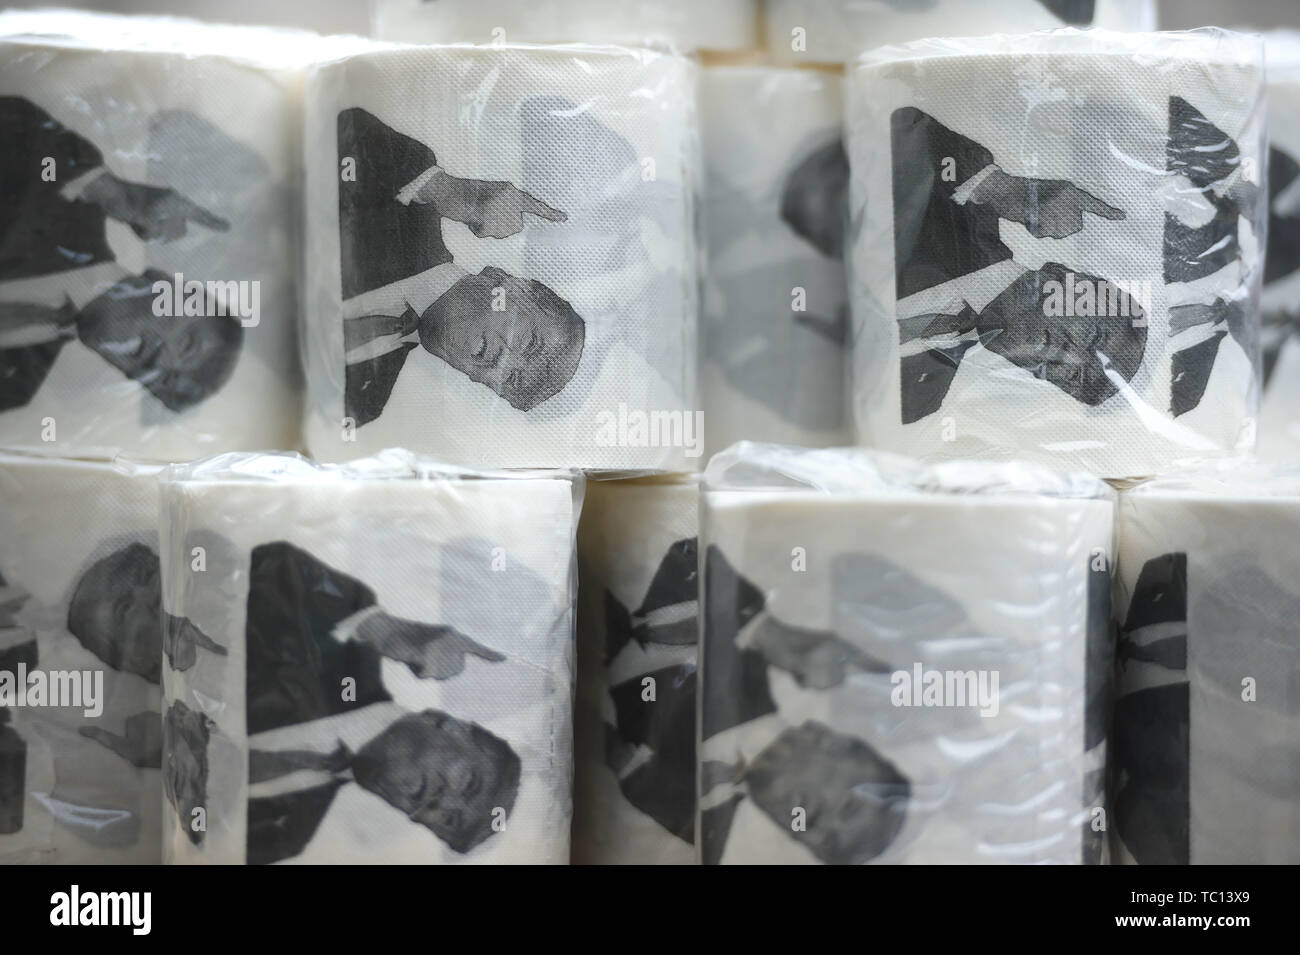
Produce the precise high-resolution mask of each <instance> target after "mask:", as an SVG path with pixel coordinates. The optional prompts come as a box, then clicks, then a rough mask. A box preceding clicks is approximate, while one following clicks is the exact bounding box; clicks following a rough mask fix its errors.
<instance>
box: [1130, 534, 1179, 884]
mask: <svg viewBox="0 0 1300 955" xmlns="http://www.w3.org/2000/svg"><path fill="white" fill-rule="evenodd" d="M1187 636H1188V635H1187V555H1186V554H1177V553H1175V554H1163V555H1161V556H1160V557H1155V558H1152V559H1151V560H1148V561H1147V562H1146V563H1145V564H1144V565H1143V566H1142V570H1141V572H1140V573H1139V575H1138V579H1137V583H1136V585H1135V586H1134V588H1133V594H1132V597H1131V598H1130V601H1129V607H1128V613H1127V614H1126V615H1125V617H1124V620H1123V623H1122V628H1121V631H1120V639H1119V644H1118V647H1117V650H1116V657H1115V661H1116V677H1117V680H1118V682H1119V684H1120V686H1121V688H1122V689H1121V691H1120V694H1119V697H1118V699H1117V701H1116V705H1115V716H1114V729H1113V733H1112V738H1111V748H1112V754H1113V755H1112V757H1111V766H1110V775H1111V787H1112V804H1113V807H1114V816H1115V826H1116V828H1115V833H1116V838H1117V839H1118V841H1119V842H1120V843H1121V844H1122V845H1123V847H1124V848H1125V849H1127V851H1128V853H1129V854H1130V855H1132V857H1133V859H1134V860H1135V861H1136V862H1137V863H1138V864H1140V865H1187V864H1188V860H1189V858H1190V826H1191V822H1190V812H1191V807H1190V780H1189V775H1188V774H1189V771H1190V768H1189V747H1190V744H1189V731H1190V700H1189V693H1190V688H1189V684H1188V679H1187Z"/></svg>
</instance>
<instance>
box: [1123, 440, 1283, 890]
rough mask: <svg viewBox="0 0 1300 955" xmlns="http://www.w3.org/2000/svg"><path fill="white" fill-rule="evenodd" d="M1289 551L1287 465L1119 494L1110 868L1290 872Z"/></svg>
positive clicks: (1211, 473)
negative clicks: (1238, 867)
mask: <svg viewBox="0 0 1300 955" xmlns="http://www.w3.org/2000/svg"><path fill="white" fill-rule="evenodd" d="M1297 539H1300V472H1297V471H1296V470H1294V469H1293V468H1287V469H1277V470H1270V469H1268V468H1267V467H1265V466H1261V465H1256V466H1251V467H1242V468H1235V469H1223V468H1220V469H1217V470H1201V471H1195V472H1191V473H1186V474H1178V475H1169V476H1165V477H1161V478H1156V479H1154V480H1152V481H1149V482H1147V483H1145V484H1140V485H1138V486H1136V487H1134V488H1132V489H1129V490H1125V491H1123V492H1122V493H1121V494H1120V504H1119V562H1118V567H1119V586H1118V587H1117V589H1116V592H1117V606H1116V610H1117V611H1118V620H1119V622H1120V632H1119V642H1118V645H1117V648H1116V677H1117V680H1118V693H1119V695H1118V700H1117V703H1116V707H1115V718H1114V727H1113V735H1112V747H1111V749H1112V757H1111V775H1112V784H1113V800H1114V802H1113V818H1114V825H1113V826H1112V828H1111V832H1112V835H1113V843H1114V846H1115V859H1116V861H1117V862H1130V863H1132V862H1137V863H1142V864H1166V865H1187V864H1189V863H1190V864H1193V865H1196V864H1215V863H1217V864H1223V863H1233V864H1253V865H1262V864H1263V865H1266V864H1274V865H1294V864H1296V862H1298V861H1300V843H1297V840H1296V832H1297V831H1298V830H1300V809H1298V808H1297V806H1296V800H1295V793H1296V787H1297V785H1300V759H1297V756H1298V754H1300V745H1298V744H1297V739H1300V691H1298V690H1297V687H1298V686H1300V648H1297V645H1296V640H1295V620H1296V616H1297V614H1298V613H1300V590H1298V589H1297V586H1296V581H1295V573H1294V568H1295V566H1296V563H1297V560H1300V554H1298V552H1297V544H1296V541H1297Z"/></svg>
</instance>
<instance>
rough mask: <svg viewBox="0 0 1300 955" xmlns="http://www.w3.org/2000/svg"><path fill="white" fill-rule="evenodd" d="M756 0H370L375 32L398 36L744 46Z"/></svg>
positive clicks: (753, 28)
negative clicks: (432, 0) (435, 0)
mask: <svg viewBox="0 0 1300 955" xmlns="http://www.w3.org/2000/svg"><path fill="white" fill-rule="evenodd" d="M758 6H759V0H706V2H704V3H699V2H695V0H630V2H628V0H619V2H616V3H611V2H610V0H528V2H527V3H520V2H518V0H437V2H436V3H429V2H428V0H372V2H371V10H372V13H373V21H374V33H375V36H377V37H379V38H380V39H382V40H399V41H401V42H403V43H494V42H495V43H501V42H508V43H626V44H628V45H631V46H642V45H647V44H649V45H669V46H671V47H673V48H675V49H678V50H688V51H689V50H699V49H706V50H747V49H749V48H751V47H753V46H755V45H756V44H757V42H758Z"/></svg>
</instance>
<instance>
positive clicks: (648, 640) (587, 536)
mask: <svg viewBox="0 0 1300 955" xmlns="http://www.w3.org/2000/svg"><path fill="white" fill-rule="evenodd" d="M698 529H699V486H698V483H697V482H696V481H695V480H693V479H690V478H662V479H644V480H639V481H600V482H592V483H591V484H589V485H588V486H587V495H586V500H585V501H584V503H583V512H582V522H581V524H580V526H579V530H578V567H579V586H578V696H577V704H576V712H575V715H574V721H575V739H574V746H575V750H576V757H575V759H576V765H577V774H576V780H575V789H574V816H573V861H574V862H575V863H577V864H585V865H613V864H628V865H690V864H692V863H693V862H694V861H695V848H694V842H695V743H696V712H695V711H696V700H697V694H696V684H697V676H696V660H697V645H698V642H699V560H698V557H699V551H698Z"/></svg>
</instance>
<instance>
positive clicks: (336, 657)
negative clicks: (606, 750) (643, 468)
mask: <svg viewBox="0 0 1300 955" xmlns="http://www.w3.org/2000/svg"><path fill="white" fill-rule="evenodd" d="M581 492H582V478H581V475H578V474H576V473H572V472H536V473H530V472H517V473H511V474H506V473H502V472H496V473H492V472H471V471H464V470H457V469H452V468H448V467H446V466H443V465H439V464H434V463H431V462H428V461H425V460H422V459H420V458H418V457H416V456H414V455H412V454H410V453H408V452H401V451H391V452H384V453H383V454H381V455H378V456H376V457H374V458H370V459H363V460H358V461H356V462H353V463H351V464H348V465H346V466H327V465H317V464H312V463H309V462H307V461H305V460H303V459H301V458H298V457H296V456H290V455H225V456H220V457H216V458H210V459H208V460H206V461H201V462H198V463H196V464H193V465H185V466H174V467H173V468H172V469H170V470H169V472H168V473H167V475H166V477H165V479H164V485H163V500H164V517H165V520H164V523H163V529H162V537H163V554H164V558H163V588H164V598H163V612H164V619H165V621H166V622H167V627H168V638H167V643H168V646H169V647H174V648H175V653H169V655H168V658H167V660H166V662H165V663H164V664H163V705H164V716H163V720H164V722H163V783H164V793H165V802H164V806H163V817H164V820H163V821H164V826H163V833H164V834H163V856H164V861H165V862H168V863H173V864H177V863H179V864H193V863H235V864H239V863H247V864H272V863H304V864H310V863H326V864H433V865H452V864H485V863H509V864H567V863H568V861H569V823H570V818H571V815H572V786H573V747H572V733H573V728H572V724H573V721H572V716H573V672H574V659H573V657H574V650H573V643H574V602H575V600H576V588H577V570H576V554H575V535H576V533H577V514H578V510H579V508H580V506H581Z"/></svg>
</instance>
